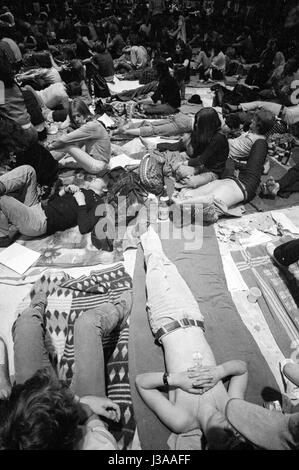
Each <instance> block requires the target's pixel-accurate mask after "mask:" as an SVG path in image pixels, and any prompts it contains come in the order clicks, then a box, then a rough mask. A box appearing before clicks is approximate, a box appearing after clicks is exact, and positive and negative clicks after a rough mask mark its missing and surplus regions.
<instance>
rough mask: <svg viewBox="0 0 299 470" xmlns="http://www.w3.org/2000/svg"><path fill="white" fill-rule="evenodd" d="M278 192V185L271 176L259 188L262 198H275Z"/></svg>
mask: <svg viewBox="0 0 299 470" xmlns="http://www.w3.org/2000/svg"><path fill="white" fill-rule="evenodd" d="M279 190H280V186H279V183H277V182H276V181H275V179H274V178H273V176H270V178H269V179H267V181H266V183H264V184H263V185H262V187H261V193H262V195H263V196H272V197H275V196H277V193H278V192H279Z"/></svg>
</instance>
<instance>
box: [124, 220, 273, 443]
mask: <svg viewBox="0 0 299 470" xmlns="http://www.w3.org/2000/svg"><path fill="white" fill-rule="evenodd" d="M162 225H163V224H162ZM197 246H198V248H197V249H193V250H187V249H186V247H185V246H184V240H182V239H181V240H178V239H167V240H166V239H165V240H163V248H164V250H165V253H166V255H167V256H168V257H169V259H170V260H171V261H173V262H174V263H175V265H176V266H177V268H178V269H179V272H180V273H181V275H182V276H183V278H184V279H185V281H186V282H187V284H188V286H189V287H190V289H191V291H192V293H193V295H194V297H195V298H196V300H197V302H198V304H199V307H200V309H201V311H202V312H203V314H204V317H205V327H206V336H207V340H208V342H209V344H210V345H211V348H212V350H213V352H214V354H215V357H216V361H217V363H221V362H224V361H228V360H231V359H242V360H245V361H246V362H247V364H248V369H249V387H248V391H247V394H246V399H247V400H249V401H251V402H254V403H258V404H262V402H263V400H264V399H265V396H264V388H265V385H267V386H268V387H270V388H271V389H275V390H279V388H278V385H277V382H276V380H275V378H274V376H273V374H272V372H271V371H270V368H269V366H268V364H267V362H266V360H265V358H264V356H263V355H262V353H261V351H260V349H259V347H258V346H257V344H256V342H255V339H254V337H253V336H252V335H251V334H250V333H249V331H248V330H247V328H246V326H245V325H244V323H243V321H242V319H241V317H240V315H239V313H238V311H237V309H236V307H235V305H234V303H233V301H232V298H231V295H230V293H229V292H228V289H227V284H226V280H225V274H224V271H223V266H222V261H221V256H220V253H219V248H218V243H217V239H216V236H215V231H214V228H213V227H212V226H209V227H204V228H203V239H202V240H198V245H197ZM133 292H134V306H133V309H132V313H131V321H130V339H129V355H130V380H131V388H132V398H133V404H134V411H135V416H136V421H137V427H138V433H139V438H140V442H141V447H142V449H167V444H166V443H167V438H168V437H169V434H170V431H169V430H168V429H167V428H166V427H165V426H164V425H162V424H161V422H160V421H158V419H157V417H156V416H155V415H154V413H152V412H151V410H150V409H149V408H148V407H147V406H146V405H145V404H144V402H143V401H142V400H141V398H140V396H139V395H138V393H137V391H136V388H135V386H134V379H135V376H136V375H137V374H139V373H144V372H149V371H163V370H164V367H165V366H164V359H163V351H162V349H161V347H159V346H157V345H155V344H154V340H153V336H152V334H151V331H150V326H149V324H148V320H147V314H146V310H145V300H146V294H145V271H144V259H143V252H142V250H141V249H139V252H138V254H137V260H136V267H135V273H134V281H133Z"/></svg>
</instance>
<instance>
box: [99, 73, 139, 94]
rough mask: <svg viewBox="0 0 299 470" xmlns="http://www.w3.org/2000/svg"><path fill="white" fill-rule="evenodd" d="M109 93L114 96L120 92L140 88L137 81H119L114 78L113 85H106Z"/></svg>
mask: <svg viewBox="0 0 299 470" xmlns="http://www.w3.org/2000/svg"><path fill="white" fill-rule="evenodd" d="M107 85H108V88H109V90H110V93H111V94H112V95H116V94H118V93H121V92H122V91H128V90H135V89H136V88H138V87H140V86H141V85H140V83H139V81H138V80H119V79H118V78H117V77H116V76H114V83H107Z"/></svg>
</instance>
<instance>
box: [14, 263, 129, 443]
mask: <svg viewBox="0 0 299 470" xmlns="http://www.w3.org/2000/svg"><path fill="white" fill-rule="evenodd" d="M131 287H132V279H131V277H130V276H129V275H128V274H127V273H126V271H125V269H124V266H123V264H121V263H119V264H118V265H116V266H114V267H113V268H107V269H103V270H101V271H94V272H91V273H90V275H88V276H81V277H79V278H77V279H74V278H72V277H70V276H69V275H68V274H66V273H64V272H60V273H55V274H45V275H43V276H42V277H41V278H40V279H39V280H38V281H37V282H36V283H35V285H34V286H33V288H32V290H31V292H30V297H31V298H32V297H33V296H34V294H35V293H36V292H38V291H40V290H43V291H44V292H45V293H46V294H47V296H48V304H47V308H46V311H45V315H44V318H45V327H46V346H47V349H48V351H49V354H50V357H51V360H52V363H53V365H54V367H55V368H56V370H57V374H58V376H59V378H60V379H63V380H65V381H66V382H67V384H68V385H70V383H71V380H72V377H73V370H74V325H75V322H76V319H77V318H78V317H79V315H81V314H83V313H84V312H85V311H87V310H89V309H91V308H95V307H97V306H98V305H100V304H103V303H105V302H111V303H114V302H116V301H117V299H118V298H119V296H120V294H121V293H122V292H123V291H124V290H127V289H131ZM29 300H30V299H29V298H26V299H25V300H24V301H23V302H22V304H21V305H20V306H19V308H18V313H21V312H22V311H23V310H24V308H26V307H27V306H28V304H29ZM128 332H129V322H127V324H126V325H125V327H124V329H123V330H122V331H119V330H116V329H115V330H114V331H113V332H112V333H111V334H110V335H109V336H106V337H104V338H103V347H104V354H105V363H106V388H107V396H108V397H109V398H111V399H112V400H113V401H115V402H116V403H118V404H119V406H120V409H121V421H120V423H118V424H113V426H111V429H110V431H111V432H112V433H113V435H114V436H115V438H116V440H117V442H118V445H119V447H120V449H129V448H130V446H131V443H132V440H133V436H134V431H135V420H134V412H133V408H132V400H131V395H130V384H129V368H128Z"/></svg>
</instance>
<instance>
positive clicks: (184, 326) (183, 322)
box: [180, 318, 189, 328]
mask: <svg viewBox="0 0 299 470" xmlns="http://www.w3.org/2000/svg"><path fill="white" fill-rule="evenodd" d="M180 324H181V325H182V328H187V326H189V321H188V318H183V319H182V320H180Z"/></svg>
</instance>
